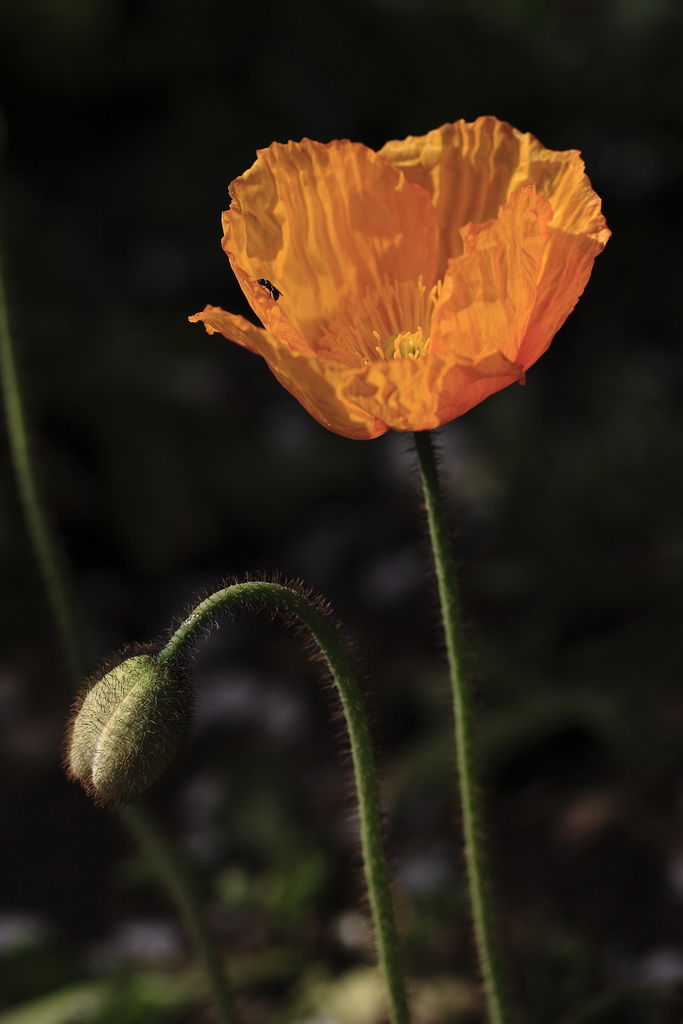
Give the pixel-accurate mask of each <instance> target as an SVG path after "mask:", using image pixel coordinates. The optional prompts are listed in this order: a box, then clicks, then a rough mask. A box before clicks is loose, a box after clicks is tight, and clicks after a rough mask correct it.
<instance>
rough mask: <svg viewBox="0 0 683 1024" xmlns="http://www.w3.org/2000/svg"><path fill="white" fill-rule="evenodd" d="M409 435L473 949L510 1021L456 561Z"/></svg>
mask: <svg viewBox="0 0 683 1024" xmlns="http://www.w3.org/2000/svg"><path fill="white" fill-rule="evenodd" d="M413 436H414V438H415V447H416V449H417V455H418V459H419V463H420V473H421V477H422V488H423V492H424V498H425V505H426V508H427V519H428V522H429V534H430V539H431V543H432V551H433V553H434V564H435V567H436V575H437V580H438V587H439V598H440V601H441V613H442V617H443V627H444V633H445V636H446V646H447V649H448V664H449V668H450V676H451V687H452V696H453V710H454V714H455V746H456V756H457V765H458V780H459V786H460V805H461V814H462V828H463V835H464V841H465V860H466V863H467V877H468V883H469V893H470V901H471V908H472V917H473V920H474V934H475V940H476V946H477V954H478V957H479V964H480V968H481V973H482V977H483V980H484V990H485V994H486V1001H487V1007H488V1013H489V1019H490V1021H491V1024H509V1021H510V1011H509V1008H508V1001H507V992H506V985H505V981H504V977H503V967H502V958H501V955H500V951H499V947H498V936H497V933H496V928H495V920H494V914H493V906H492V899H491V885H490V879H489V869H488V862H487V860H488V859H487V855H486V844H485V839H484V826H483V811H482V804H481V797H480V792H479V784H478V779H477V759H476V750H475V723H474V707H473V703H474V702H473V694H472V689H471V685H470V683H469V680H468V678H467V675H466V673H465V670H464V666H463V650H464V638H463V630H462V623H461V618H460V603H459V600H458V588H457V582H456V574H455V564H454V561H453V553H452V550H451V544H450V537H449V532H448V526H447V523H446V515H445V510H444V503H443V499H442V496H441V488H440V486H439V476H438V471H437V466H436V458H435V455H434V446H433V442H432V437H431V433H430V432H429V431H420V432H416V433H415V434H414V435H413Z"/></svg>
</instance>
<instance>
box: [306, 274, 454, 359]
mask: <svg viewBox="0 0 683 1024" xmlns="http://www.w3.org/2000/svg"><path fill="white" fill-rule="evenodd" d="M441 284H442V282H441V281H439V282H438V283H437V284H435V285H434V286H433V287H432V288H430V289H427V287H426V285H425V283H424V281H423V279H422V277H420V278H419V279H418V281H417V282H414V281H398V282H392V283H389V282H387V283H386V284H385V285H384V286H383V287H382V288H380V289H373V290H372V291H368V292H366V294H365V295H364V296H363V297H362V298H360V299H359V298H358V296H354V297H353V299H352V300H350V301H349V302H348V303H347V304H346V305H345V306H344V307H343V308H342V309H341V310H340V311H339V312H338V313H337V315H336V316H335V317H334V319H333V320H330V321H328V322H327V324H326V325H325V327H324V328H323V330H322V332H321V335H320V337H319V341H318V348H319V350H321V351H325V352H326V353H327V354H328V355H329V356H331V357H332V358H334V359H338V360H339V361H340V362H344V363H346V364H347V365H350V366H363V365H367V364H368V363H374V362H378V361H382V362H386V361H387V360H391V359H412V360H415V359H420V358H424V357H425V356H427V355H428V354H429V342H430V328H431V322H432V311H433V309H434V306H435V305H436V303H437V301H438V298H439V295H440V294H441Z"/></svg>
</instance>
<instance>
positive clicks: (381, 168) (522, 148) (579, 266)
mask: <svg viewBox="0 0 683 1024" xmlns="http://www.w3.org/2000/svg"><path fill="white" fill-rule="evenodd" d="M230 195H231V199H232V202H231V206H230V209H229V210H228V211H226V212H225V213H224V214H223V230H224V235H223V248H224V249H225V251H226V253H227V255H228V257H229V259H230V263H231V265H232V268H233V270H234V272H235V274H236V275H237V278H238V280H239V282H240V285H241V287H242V290H243V291H244V294H245V295H246V297H247V299H248V301H249V303H250V305H251V307H252V309H253V310H254V312H255V313H256V315H257V316H258V317H259V319H260V320H261V323H262V324H263V327H257V326H255V325H254V324H251V323H250V322H249V321H247V320H245V319H244V318H243V317H239V316H233V315H232V314H230V313H226V312H224V311H223V310H222V309H219V308H217V307H212V306H207V307H206V309H205V310H204V311H203V312H202V313H198V314H196V315H195V316H194V317H191V318H190V319H191V320H195V321H196V320H201V321H203V322H204V325H205V327H206V329H207V330H208V331H210V332H212V333H213V332H215V331H219V332H220V333H222V334H223V335H225V337H227V338H230V339H231V340H233V341H236V342H238V343H239V344H240V345H243V346H245V347H246V348H249V349H251V350H252V351H254V352H257V353H258V354H259V355H261V356H263V358H264V359H265V360H266V361H267V363H268V365H269V367H270V369H271V370H272V371H273V373H274V374H275V376H276V377H277V379H278V380H279V381H280V382H281V383H282V384H283V385H284V387H286V388H287V389H288V390H289V391H290V392H291V393H292V394H293V395H294V396H295V397H296V398H297V399H298V400H299V401H300V402H301V404H302V405H303V406H304V407H305V408H306V409H307V410H308V411H309V412H310V413H311V415H313V416H314V417H315V418H316V419H317V420H318V421H319V422H320V423H322V424H323V425H324V426H325V427H327V428H328V429H330V430H333V431H335V432H336V433H339V434H342V435H344V436H346V437H352V438H371V437H377V436H378V435H379V434H382V433H384V431H386V430H387V429H393V430H425V429H430V428H433V427H436V426H439V425H440V424H442V423H446V422H448V421H449V420H451V419H453V418H454V417H455V416H459V415H461V414H462V413H464V412H466V411H467V410H468V409H470V408H472V406H474V405H476V404H477V403H478V402H480V401H482V400H483V399H484V398H486V397H487V396H488V395H490V394H492V393H493V392H494V391H498V390H500V389H501V388H503V387H506V386H507V385H508V384H510V383H511V382H513V381H523V380H524V373H525V370H527V369H528V367H529V366H531V365H532V363H534V362H535V361H536V359H538V357H539V356H540V355H541V354H542V352H543V351H544V350H545V349H546V348H547V347H548V345H549V344H550V341H551V340H552V338H553V336H554V334H555V332H556V331H557V330H558V329H559V327H560V326H561V325H562V323H563V322H564V320H565V319H566V317H567V316H568V314H569V312H570V311H571V310H572V308H573V307H574V305H575V304H576V302H577V300H578V298H579V296H580V295H581V292H582V291H583V289H584V287H585V285H586V282H587V281H588V278H589V276H590V273H591V269H592V266H593V261H594V259H595V256H596V255H597V254H598V253H599V252H601V251H602V249H603V248H604V246H605V244H606V242H607V239H608V238H609V234H610V233H609V230H608V229H607V227H606V225H605V221H604V218H603V216H602V213H601V210H600V200H599V198H598V196H597V195H596V194H595V192H594V191H593V189H592V188H591V185H590V182H589V180H588V178H587V177H586V175H585V173H584V165H583V162H582V160H581V158H580V156H579V154H578V152H576V151H575V150H568V151H565V152H556V151H553V150H549V149H545V148H544V147H543V146H542V145H541V144H540V143H539V142H538V140H537V139H535V138H534V137H533V136H532V135H529V134H524V133H522V132H519V131H517V130H516V129H515V128H512V127H511V126H510V125H508V124H505V123H504V122H501V121H498V120H497V119H496V118H493V117H482V118H479V119H478V120H477V121H475V122H473V123H472V124H467V123H466V122H464V121H458V122H455V123H454V124H450V125H443V126H442V127H441V128H438V129H436V130H435V131H433V132H429V133H428V134H427V135H425V136H422V137H410V138H408V139H405V140H403V141H402V142H389V143H387V144H386V145H385V146H384V147H383V149H382V150H380V152H379V153H374V152H373V151H372V150H370V149H368V148H367V147H365V146H362V145H359V144H355V143H351V142H347V141H341V142H332V143H329V144H327V145H323V144H321V143H317V142H312V141H310V140H308V139H304V140H303V142H300V143H293V142H289V143H287V144H286V145H281V144H279V143H274V144H273V145H272V146H270V147H268V149H266V150H262V151H260V152H259V154H258V159H257V160H256V162H255V164H254V165H253V166H252V167H251V168H250V169H249V170H248V171H247V172H246V173H245V174H243V175H242V176H241V177H240V178H237V179H236V180H235V181H234V182H233V183H232V185H231V186H230Z"/></svg>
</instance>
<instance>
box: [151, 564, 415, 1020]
mask: <svg viewBox="0 0 683 1024" xmlns="http://www.w3.org/2000/svg"><path fill="white" fill-rule="evenodd" d="M236 607H247V608H250V609H252V610H258V609H260V608H275V609H277V610H278V611H280V612H283V613H284V614H285V615H286V616H288V617H290V618H291V617H295V618H296V619H298V620H299V621H300V622H302V623H303V624H304V626H305V627H306V629H307V630H308V632H309V633H310V635H311V636H312V638H313V639H314V640H315V642H316V644H317V645H318V647H319V649H320V652H321V654H322V655H323V657H324V659H325V661H326V663H327V666H328V668H329V670H330V673H331V674H332V678H333V679H334V682H335V685H336V687H337V690H338V692H339V697H340V700H341V704H342V708H343V711H344V716H345V719H346V726H347V729H348V733H349V739H350V742H351V755H352V760H353V770H354V777H355V781H356V794H357V797H358V810H359V818H360V839H361V848H362V852H363V865H364V869H365V881H366V884H367V889H368V895H369V899H370V907H371V910H372V917H373V924H374V928H375V939H376V943H377V954H378V960H379V964H380V969H381V971H382V974H383V976H384V979H385V982H386V986H387V992H388V996H389V1013H390V1020H391V1022H392V1024H410V1012H409V1009H408V1000H407V997H406V989H405V981H404V976H403V966H402V958H401V951H400V944H399V939H398V931H397V928H396V919H395V915H394V908H393V901H392V897H391V883H390V880H389V871H388V868H387V862H386V857H385V854H384V837H383V830H382V812H381V807H380V799H379V786H378V783H377V774H376V771H375V764H374V757H373V753H372V744H371V740H370V732H369V729H368V724H367V718H366V715H365V710H364V707H363V700H362V697H361V693H360V689H359V687H358V683H357V681H356V677H355V674H354V672H353V670H352V668H351V665H350V663H349V659H348V657H347V655H346V652H345V651H344V648H343V647H342V645H341V643H340V641H339V637H338V636H337V633H336V630H335V629H334V627H333V625H332V623H331V622H330V620H329V618H328V616H327V615H326V614H325V613H324V612H323V611H322V610H321V609H320V608H319V607H318V606H316V605H315V604H314V603H313V602H312V601H310V600H309V599H308V598H307V597H306V596H305V595H304V594H301V593H299V592H298V591H296V590H293V589H291V588H290V587H285V586H282V585H280V584H277V583H266V582H260V581H250V582H247V583H236V584H234V585H233V586H230V587H226V588H225V589H223V590H219V591H217V592H216V593H215V594H213V595H212V596H211V597H208V598H207V599H206V600H205V601H202V603H201V604H199V605H198V606H197V607H196V608H195V610H194V611H193V612H192V613H191V614H190V615H189V616H188V618H187V619H186V620H185V621H184V622H183V623H181V625H180V626H179V627H178V629H177V630H176V632H175V633H174V634H173V636H172V637H171V639H170V640H169V641H168V643H167V644H166V646H165V647H164V648H163V650H162V651H161V652H160V653H159V655H158V656H157V659H158V661H159V662H161V663H164V662H166V663H171V664H172V663H173V662H176V661H182V660H183V659H184V658H185V657H186V656H187V653H188V652H189V651H190V650H191V649H192V648H193V645H194V643H195V641H196V638H197V636H198V635H201V634H202V633H203V632H204V630H205V627H206V625H207V623H210V622H211V621H212V620H213V619H214V618H215V616H216V614H217V613H218V612H220V611H227V610H230V609H233V608H236Z"/></svg>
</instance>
